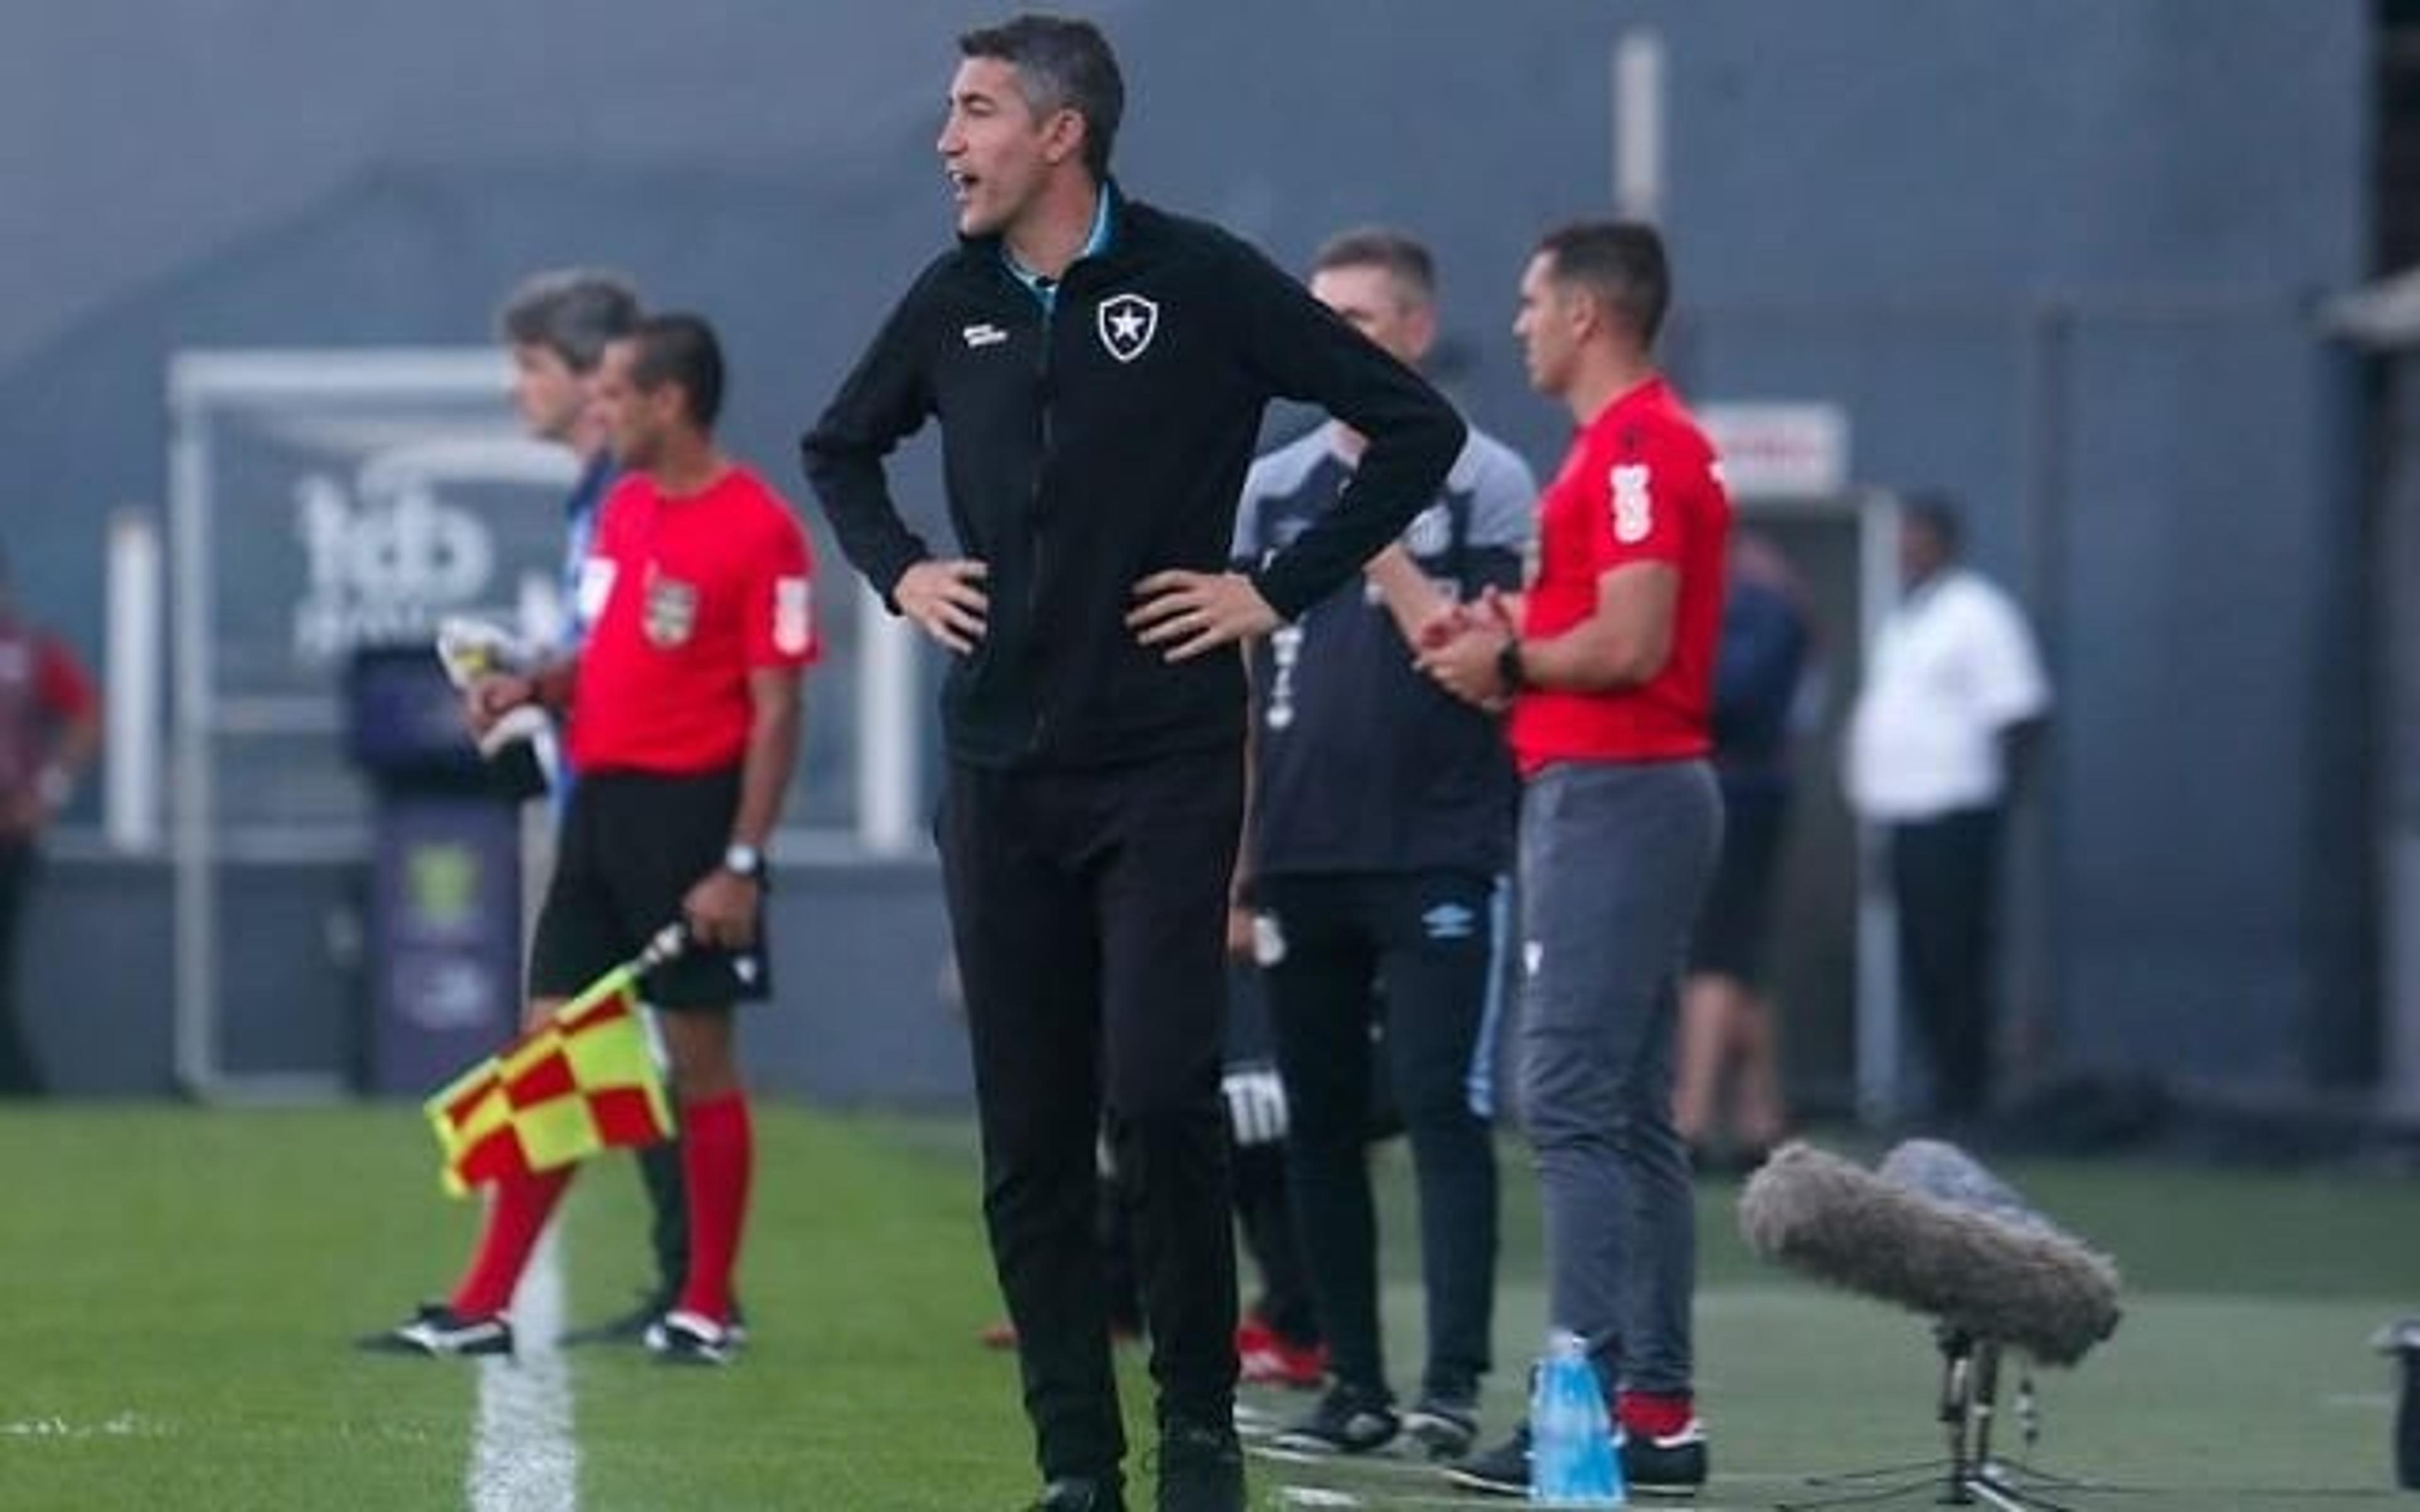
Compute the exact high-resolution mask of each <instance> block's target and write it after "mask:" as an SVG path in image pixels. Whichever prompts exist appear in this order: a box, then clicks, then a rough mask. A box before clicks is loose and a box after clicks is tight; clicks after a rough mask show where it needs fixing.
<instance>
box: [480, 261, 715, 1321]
mask: <svg viewBox="0 0 2420 1512" xmlns="http://www.w3.org/2000/svg"><path fill="white" fill-rule="evenodd" d="M639 316H640V305H639V296H638V291H637V290H636V289H635V288H633V287H632V286H631V285H630V283H629V281H628V279H625V278H623V277H622V276H621V275H619V274H617V273H610V272H602V271H599V270H595V269H587V268H564V269H555V270H550V271H547V272H542V273H537V274H535V275H533V276H532V277H530V278H528V279H526V280H524V281H523V282H522V283H521V284H520V286H519V287H517V288H515V289H514V290H513V292H512V295H511V296H510V297H509V298H508V299H506V300H505V301H504V309H503V311H502V312H501V313H500V314H499V315H498V316H497V318H496V325H497V329H498V332H499V333H500V334H501V335H502V336H503V338H504V347H505V350H506V351H507V353H508V354H509V355H510V356H511V358H512V363H513V409H514V411H515V412H516V413H518V414H519V415H520V421H521V426H522V428H523V429H524V430H526V431H527V432H528V433H529V434H530V435H531V436H532V437H533V438H535V440H542V441H551V442H553V443H554V444H556V445H558V446H562V447H565V448H566V449H567V450H569V451H570V453H571V454H572V455H573V456H574V457H575V458H577V459H578V461H579V463H580V476H579V478H578V480H577V481H576V482H574V483H573V485H572V488H571V492H570V494H569V495H568V496H566V498H565V500H564V501H563V526H564V529H563V579H562V591H563V605H564V615H563V634H562V639H561V640H560V642H559V644H558V647H557V649H559V650H561V651H564V652H566V653H570V654H574V655H577V654H578V652H579V649H580V642H581V640H582V639H583V638H584V637H585V636H586V635H587V633H588V625H589V622H590V621H591V619H593V618H594V616H595V612H596V608H597V606H596V605H594V604H593V603H586V602H583V601H582V594H581V592H580V581H581V570H582V563H585V562H586V561H587V560H588V546H589V542H590V541H591V540H592V539H593V538H594V537H595V535H596V532H597V511H598V510H599V509H600V508H602V507H603V505H604V502H605V496H606V495H607V494H608V493H609V492H611V491H612V490H613V483H614V480H615V479H616V477H617V476H618V475H619V472H620V470H619V469H618V468H617V467H616V465H615V463H614V460H613V446H612V444H611V442H612V438H611V437H610V436H609V435H608V434H607V432H606V424H605V415H604V413H603V411H602V410H601V409H600V408H599V407H598V405H597V396H596V388H597V368H598V366H599V365H600V364H601V363H603V362H604V359H605V347H606V345H607V343H609V342H613V341H618V340H620V339H621V338H622V337H624V336H627V335H628V334H629V333H630V332H631V331H632V330H634V329H635V328H636V327H637V326H638V323H639ZM573 780H574V777H573V774H572V773H571V772H570V770H569V769H568V768H567V767H566V769H565V770H564V771H562V772H559V773H557V774H556V776H555V783H554V789H553V802H554V810H555V815H556V817H557V819H558V820H559V819H560V818H561V817H562V815H563V814H564V812H565V811H566V808H567V806H568V804H569V802H570V797H571V784H572V782H573ZM675 1127H677V1125H675ZM637 1156H638V1162H639V1173H640V1176H641V1178H642V1180H644V1183H645V1185H646V1191H647V1207H648V1210H649V1213H650V1221H649V1224H648V1237H649V1239H650V1241H651V1242H652V1244H653V1247H654V1249H655V1257H656V1282H655V1284H654V1285H653V1286H651V1287H646V1288H641V1296H640V1300H639V1303H638V1305H637V1306H635V1307H633V1308H632V1309H631V1310H630V1311H628V1313H625V1314H623V1315H622V1316H621V1317H619V1318H615V1319H611V1320H609V1321H607V1322H605V1323H602V1324H599V1325H597V1326H595V1327H591V1328H585V1329H575V1330H574V1331H572V1332H571V1333H570V1334H569V1335H566V1338H565V1342H566V1343H571V1344H583V1343H590V1342H608V1341H613V1340H625V1341H628V1342H632V1343H635V1342H637V1341H639V1340H640V1339H642V1338H644V1337H645V1335H646V1331H647V1327H648V1325H649V1324H651V1323H653V1322H655V1321H656V1319H659V1318H661V1317H662V1316H663V1315H664V1314H665V1313H667V1312H669V1311H671V1310H672V1307H673V1304H674V1303H675V1302H676V1301H677V1300H678V1299H679V1296H680V1287H681V1277H682V1276H683V1274H684V1273H686V1272H687V1271H688V1269H689V1196H688V1194H687V1193H686V1192H684V1191H683V1190H682V1187H681V1153H680V1142H679V1136H678V1134H677V1133H675V1136H674V1137H673V1138H672V1139H669V1140H666V1141H664V1142H663V1143H661V1144H656V1145H649V1146H647V1147H646V1148H644V1149H640V1150H639V1151H637Z"/></svg>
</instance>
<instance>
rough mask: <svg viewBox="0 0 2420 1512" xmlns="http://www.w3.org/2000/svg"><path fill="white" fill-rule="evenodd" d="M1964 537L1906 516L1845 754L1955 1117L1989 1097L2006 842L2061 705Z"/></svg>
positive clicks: (1920, 1028)
mask: <svg viewBox="0 0 2420 1512" xmlns="http://www.w3.org/2000/svg"><path fill="white" fill-rule="evenodd" d="M1959 536H1960V529H1959V520H1958V516H1957V513H1956V511H1955V510H1954V509H1952V508H1951V507H1950V505H1949V504H1948V503H1947V502H1946V501H1942V500H1939V499H1936V498H1925V499H1919V500H1916V501H1912V502H1911V503H1910V504H1909V505H1908V507H1907V509H1906V512H1905V513H1904V515H1903V516H1902V517H1901V523H1900V579H1901V581H1902V584H1903V586H1904V589H1905V595H1904V597H1902V598H1901V600H1900V604H1899V605H1898V607H1897V608H1895V609H1892V611H1891V613H1890V616H1889V618H1888V619H1887V620H1885V622H1884V625H1883V628H1882V632H1881V634H1880V635H1879V636H1878V637H1877V638H1876V640H1875V642H1874V647H1873V653H1872V656H1871V658H1870V660H1869V665H1868V667H1867V671H1866V683H1865V687H1864V688H1863V690H1862V691H1861V692H1860V693H1859V694H1858V697H1857V703H1856V708H1855V710H1854V713H1853V714H1852V715H1851V717H1850V722H1849V749H1848V786H1849V803H1850V807H1851V808H1853V809H1854V810H1856V813H1857V816H1858V817H1859V818H1861V819H1863V820H1864V821H1866V822H1867V823H1869V824H1872V825H1879V826H1881V827H1882V828H1883V829H1884V831H1885V838H1886V841H1887V844H1888V851H1889V858H1890V879H1891V890H1892V892H1893V894H1894V896H1895V897H1896V899H1897V902H1898V904H1899V960H1900V999H1901V1001H1902V1002H1904V1003H1905V1004H1907V1007H1908V1011H1909V1014H1910V1017H1911V1018H1912V1019H1913V1020H1914V1022H1915V1025H1916V1030H1917V1035H1918V1041H1919V1042H1920V1043H1921V1044H1922V1045H1923V1047H1924V1049H1925V1051H1926V1053H1927V1055H1928V1057H1929V1059H1930V1061H1931V1071H1932V1083H1933V1111H1934V1112H1935V1114H1936V1115H1938V1116H1939V1117H1942V1118H1945V1119H1963V1118H1971V1117H1973V1116H1975V1115H1977V1114H1978V1113H1980V1112H1982V1111H1983V1110H1984V1109H1985V1107H1986V1106H1987V1104H1988V1103H1989V1100H1990V1097H1991V1090H1992V1039H1993V1012H1992V993H1991V983H1992V980H1993V935H1994V933H1995V932H1994V927H1993V925H1994V915H1995V912H1996V908H1997V902H1998V896H1997V895H1998V887H1997V880H1998V870H1999V843H2000V832H2001V829H2002V826H2003V821H2004V816H2005V814H2006V812H2007V810H2008V806H2009V796H2010V794H2011V791H2012V788H2013V786H2014V782H2015V779H2017V778H2018V777H2019V776H2020V775H2021V774H2022V772H2023V769H2024V765H2025V756H2026V752H2027V750H2028V749H2029V748H2031V746H2032V745H2033V744H2034V743H2035V741H2036V740H2037V738H2038V736H2039V734H2040V730H2041V728H2042V726H2043V724H2044V723H2045V722H2046V720H2047V717H2048V716H2049V712H2050V703H2051V693H2050V684H2049V680H2048V679H2047V678H2046V677H2045V676H2044V675H2043V672H2042V668H2041V659H2040V656H2038V655H2037V654H2036V652H2035V649H2034V640H2033V635H2032V632H2031V630H2030V629H2029V628H2028V627H2027V625H2026V623H2025V616H2024V610H2023V609H2019V608H2018V607H2017V604H2016V602H2015V600H2013V599H2011V598H2010V597H2009V595H2008V594H2006V593H2004V592H2002V591H2001V590H2000V589H1999V588H1998V587H1997V586H1995V585H1994V584H1993V583H1991V582H1989V581H1987V580H1986V579H1983V578H1982V577H1980V576H1979V575H1978V574H1977V573H1975V572H1973V571H1972V570H1970V569H1968V568H1967V567H1965V566H1964V565H1962V563H1961V562H1960V560H1959Z"/></svg>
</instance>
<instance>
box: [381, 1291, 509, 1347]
mask: <svg viewBox="0 0 2420 1512" xmlns="http://www.w3.org/2000/svg"><path fill="white" fill-rule="evenodd" d="M353 1342H354V1345H355V1347H357V1348H359V1349H363V1350H368V1351H369V1352H370V1353H372V1354H422V1355H431V1356H438V1357H443V1356H447V1355H485V1354H505V1355H508V1354H510V1353H512V1352H513V1325H512V1324H510V1323H508V1322H506V1321H504V1319H503V1318H501V1317H496V1318H465V1317H463V1316H462V1315H461V1314H459V1313H458V1312H456V1311H455V1310H454V1309H453V1308H451V1307H448V1306H446V1305H445V1304H443V1303H442V1302H424V1303H422V1304H420V1306H419V1308H418V1310H416V1311H415V1312H413V1313H412V1315H411V1317H410V1318H407V1319H404V1320H403V1321H402V1322H400V1323H397V1324H396V1325H395V1326H394V1327H393V1328H390V1329H386V1330H383V1331H381V1332H380V1333H376V1334H365V1335H363V1336H362V1337H360V1338H358V1339H356V1340H354V1341H353Z"/></svg>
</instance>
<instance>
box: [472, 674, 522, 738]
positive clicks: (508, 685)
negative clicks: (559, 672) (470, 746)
mask: <svg viewBox="0 0 2420 1512" xmlns="http://www.w3.org/2000/svg"><path fill="white" fill-rule="evenodd" d="M536 700H537V681H536V679H535V678H530V677H524V676H522V675H520V673H519V672H495V673H491V674H489V675H488V676H485V677H481V678H479V679H478V680H477V681H475V682H473V684H472V685H471V686H470V687H466V688H464V689H463V690H462V717H463V719H464V720H465V721H467V722H468V723H469V724H470V726H471V733H472V735H473V738H477V739H484V738H486V736H487V733H488V732H489V730H492V729H494V728H495V724H496V721H497V720H499V719H501V718H503V717H504V716H505V715H507V714H510V713H512V712H513V710H515V709H518V708H520V706H521V705H522V704H524V703H532V702H536Z"/></svg>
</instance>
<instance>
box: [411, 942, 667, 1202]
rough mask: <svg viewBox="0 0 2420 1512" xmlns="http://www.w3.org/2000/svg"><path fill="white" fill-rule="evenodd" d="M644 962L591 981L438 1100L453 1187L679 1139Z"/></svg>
mask: <svg viewBox="0 0 2420 1512" xmlns="http://www.w3.org/2000/svg"><path fill="white" fill-rule="evenodd" d="M649 964H654V963H653V962H652V961H648V960H646V959H645V958H642V960H641V961H637V962H632V963H630V964H626V965H621V966H616V967H614V968H613V970H612V971H609V972H607V973H606V974H605V975H604V976H602V977H600V978H598V979H597V980H596V981H595V982H593V983H591V984H590V985H589V987H588V988H587V990H586V991H584V992H582V994H581V995H579V996H577V997H575V998H573V999H571V1001H569V1002H567V1003H566V1004H564V1005H563V1006H562V1007H561V1008H558V1009H556V1010H555V1011H553V1013H551V1014H550V1015H549V1016H548V1017H547V1019H546V1021H545V1022H544V1023H542V1024H539V1025H537V1026H535V1027H534V1028H532V1029H530V1030H529V1031H528V1032H527V1033H525V1034H523V1035H522V1036H521V1037H520V1039H518V1040H515V1041H513V1042H512V1043H511V1044H508V1045H506V1046H505V1047H504V1049H503V1050H501V1051H498V1052H497V1053H496V1054H495V1055H492V1056H490V1057H488V1058H487V1059H486V1060H483V1061H481V1062H480V1063H479V1064H478V1065H476V1066H473V1067H472V1068H471V1069H470V1070H469V1071H467V1072H463V1073H462V1074H461V1075H460V1076H458V1077H456V1078H455V1079H454V1081H453V1082H452V1084H451V1085H449V1086H447V1087H446V1088H445V1089H444V1090H443V1091H441V1092H439V1093H438V1094H437V1095H436V1096H435V1097H432V1098H430V1099H429V1100H428V1102H427V1110H428V1121H429V1122H430V1123H431V1124H432V1125H434V1126H435V1128H436V1130H437V1143H438V1145H439V1146H440V1147H441V1148H442V1149H443V1150H444V1156H445V1165H444V1170H443V1173H442V1176H443V1180H444V1182H445V1190H446V1191H448V1192H450V1193H452V1194H454V1195H455V1196H466V1195H468V1194H469V1192H470V1190H471V1189H472V1188H473V1187H474V1186H485V1185H487V1184H488V1183H489V1182H490V1181H493V1180H497V1179H498V1178H499V1177H502V1176H504V1175H507V1174H510V1173H512V1172H515V1171H520V1172H530V1171H544V1170H551V1169H553V1168H554V1167H556V1166H558V1165H570V1164H571V1163H572V1162H573V1161H577V1160H584V1159H586V1158H587V1157H589V1156H591V1155H594V1154H596V1153H597V1151H598V1150H600V1149H616V1148H622V1147H631V1146H639V1145H651V1144H654V1143H655V1142H656V1141H658V1140H659V1139H667V1138H670V1137H671V1136H672V1132H673V1118H672V1104H671V1103H670V1101H669V1100H668V1099H667V1098H666V1097H665V1095H664V1084H663V1078H662V1076H661V1075H659V1073H658V1072H657V1070H656V1061H655V1057H654V1056H653V1055H652V1054H651V1053H650V1052H649V1050H648V1048H647V1035H646V1029H645V1027H644V1025H642V1024H641V1023H640V1020H639V975H640V973H641V971H643V970H644V969H645V967H646V966H647V965H649Z"/></svg>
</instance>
